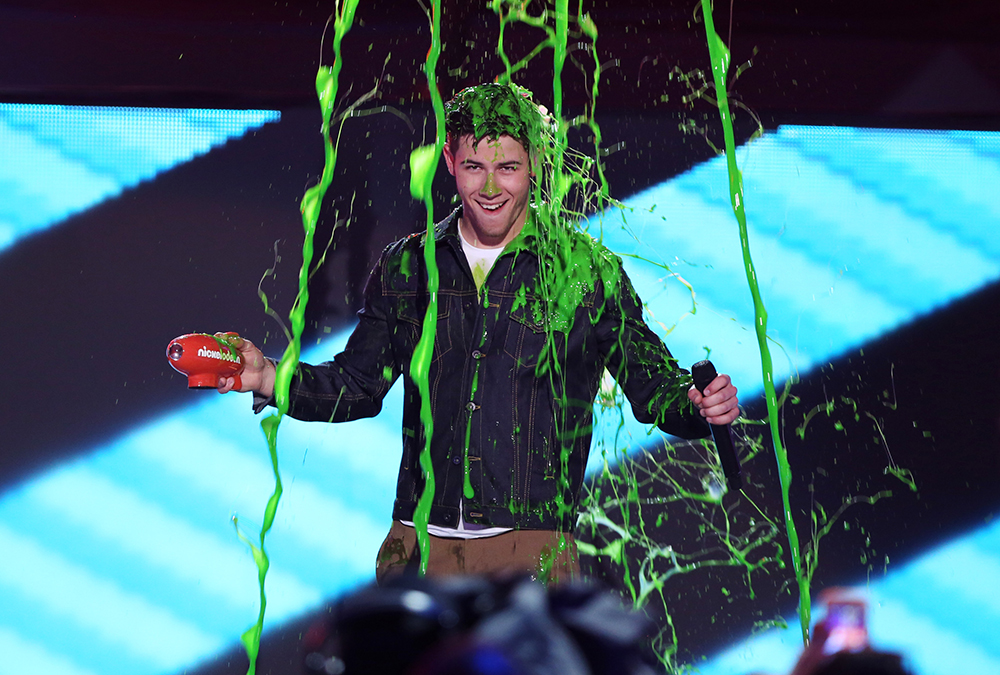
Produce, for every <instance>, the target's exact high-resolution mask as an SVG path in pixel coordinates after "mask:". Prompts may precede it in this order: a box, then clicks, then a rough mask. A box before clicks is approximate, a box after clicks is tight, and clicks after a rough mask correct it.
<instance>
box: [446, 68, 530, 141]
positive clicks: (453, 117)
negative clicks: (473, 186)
mask: <svg viewBox="0 0 1000 675" xmlns="http://www.w3.org/2000/svg"><path fill="white" fill-rule="evenodd" d="M531 97H532V94H531V92H530V91H529V90H527V89H525V88H524V87H519V86H517V85H516V84H499V83H497V82H488V83H485V84H479V85H476V86H474V87H466V88H465V89H463V90H462V91H460V92H458V93H457V94H455V97H454V98H452V99H451V100H450V101H448V103H446V104H445V106H444V110H445V127H446V128H447V130H448V135H449V137H450V139H451V142H452V143H456V142H458V140H459V139H460V138H462V137H463V136H472V137H473V139H474V142H475V143H478V142H479V141H481V140H482V139H484V138H492V139H497V138H500V136H504V135H506V136H511V137H512V138H516V139H517V140H518V141H519V142H520V143H521V145H523V146H524V147H525V149H526V150H528V151H531V150H532V149H537V148H539V147H540V145H541V144H542V143H543V142H544V141H543V138H544V136H545V135H546V132H547V131H548V129H547V127H548V124H549V123H548V121H547V120H546V115H545V112H544V111H543V110H542V109H540V108H539V107H538V105H536V104H535V102H534V101H532V100H531Z"/></svg>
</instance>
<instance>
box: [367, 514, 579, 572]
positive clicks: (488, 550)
mask: <svg viewBox="0 0 1000 675" xmlns="http://www.w3.org/2000/svg"><path fill="white" fill-rule="evenodd" d="M419 566H420V554H419V553H418V552H417V532H416V530H415V529H414V528H412V527H407V526H406V525H403V524H402V523H400V522H398V521H393V523H392V527H391V528H389V534H388V535H387V536H386V538H385V541H384V542H382V547H381V548H380V549H379V552H378V558H377V560H376V566H375V578H376V579H377V580H378V583H379V584H382V583H383V581H385V580H386V579H387V578H389V577H392V576H396V575H399V574H403V573H404V572H407V571H412V572H413V573H414V574H415V573H416V572H417V571H418V569H419ZM546 568H548V574H547V579H544V578H543V577H544V576H546V575H545V570H546ZM452 574H479V575H483V576H502V575H510V574H530V575H531V576H532V577H534V578H535V579H541V580H542V581H546V582H548V583H550V584H557V583H560V582H564V581H569V580H571V579H579V578H580V560H579V556H578V555H577V551H576V540H574V539H573V535H572V534H568V533H565V532H562V533H560V532H553V531H551V530H512V531H510V532H505V533H504V534H498V535H496V536H493V537H483V538H479V539H450V538H446V537H435V536H434V535H430V557H429V559H428V561H427V576H447V575H452Z"/></svg>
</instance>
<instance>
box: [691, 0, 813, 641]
mask: <svg viewBox="0 0 1000 675" xmlns="http://www.w3.org/2000/svg"><path fill="white" fill-rule="evenodd" d="M701 9H702V13H703V15H704V18H705V33H706V35H707V38H708V50H709V54H710V56H711V60H712V76H713V78H714V81H715V91H716V102H717V103H718V108H719V117H720V119H721V120H722V127H723V130H724V132H725V142H726V166H727V168H728V171H729V198H730V201H731V203H732V206H733V213H734V214H735V215H736V220H737V222H738V223H739V229H740V245H741V248H742V251H743V266H744V268H745V270H746V275H747V283H748V284H749V286H750V294H751V295H752V296H753V306H754V317H755V321H754V330H755V332H756V334H757V345H758V347H759V348H760V362H761V370H762V371H763V372H762V374H763V380H764V394H765V398H766V400H767V416H768V420H769V421H770V426H771V442H772V443H773V445H774V455H775V458H776V459H777V462H778V476H779V479H780V482H781V502H782V506H783V508H784V514H785V529H786V532H787V534H788V545H789V555H790V556H791V558H792V568H793V570H794V571H795V578H796V580H797V582H798V587H799V623H800V626H801V629H802V640H803V642H805V643H808V642H809V615H810V600H809V575H808V574H806V572H805V571H804V570H803V569H802V564H801V562H802V561H801V553H800V550H799V535H798V532H797V531H796V529H795V519H794V518H793V517H792V510H791V505H790V503H789V488H790V485H791V481H792V470H791V467H790V466H789V464H788V454H787V453H786V452H785V448H784V446H783V445H782V444H781V437H780V430H779V428H778V401H777V396H776V395H775V389H774V369H773V367H772V364H771V350H770V348H769V347H768V345H767V310H766V309H765V308H764V302H763V300H762V299H761V296H760V289H759V288H758V286H757V273H756V271H755V270H754V265H753V260H752V258H751V257H750V240H749V238H748V236H747V220H746V211H745V205H744V200H743V176H742V175H741V174H740V170H739V167H737V165H736V141H735V134H734V132H733V122H732V119H731V117H730V113H729V101H728V98H727V96H726V71H727V69H728V67H729V50H728V49H727V48H726V46H725V44H723V42H722V39H721V38H720V37H719V36H718V34H717V33H716V32H715V25H714V23H713V21H712V6H711V3H710V2H709V0H701Z"/></svg>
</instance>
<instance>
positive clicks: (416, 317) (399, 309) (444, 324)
mask: <svg viewBox="0 0 1000 675" xmlns="http://www.w3.org/2000/svg"><path fill="white" fill-rule="evenodd" d="M420 300H421V301H420V302H418V298H417V296H416V295H401V296H398V297H397V298H396V316H397V318H398V319H399V323H398V330H402V331H405V332H406V335H405V336H404V339H405V341H406V343H407V344H408V345H410V349H409V351H411V352H412V351H413V350H415V349H416V347H417V342H418V341H419V340H420V335H421V333H422V331H423V326H424V318H425V317H426V315H427V304H426V301H424V300H423V298H421V299H420ZM450 314H451V307H450V303H449V302H448V299H447V297H441V296H439V298H438V311H437V331H436V333H435V335H434V356H433V357H432V361H437V360H438V359H440V358H441V357H442V356H444V355H445V354H447V353H448V352H449V351H451V347H452V336H451V332H452V331H451V325H450V322H449V316H450ZM398 337H399V336H396V339H398Z"/></svg>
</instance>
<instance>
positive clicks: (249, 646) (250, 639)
mask: <svg viewBox="0 0 1000 675" xmlns="http://www.w3.org/2000/svg"><path fill="white" fill-rule="evenodd" d="M358 1H359V0H343V1H342V4H340V5H339V7H338V12H336V13H335V15H334V17H333V28H334V37H333V55H334V60H333V65H332V66H322V65H321V66H320V67H319V70H318V71H317V73H316V94H317V96H318V98H319V104H320V110H321V111H322V116H323V126H322V129H321V131H322V134H323V149H324V156H325V162H324V165H323V174H322V176H321V177H320V181H319V183H317V184H316V185H314V186H313V187H311V188H309V189H308V190H307V191H306V193H305V195H304V196H303V198H302V202H301V205H300V210H301V212H302V226H303V229H304V232H305V236H304V238H303V243H302V265H301V267H300V268H299V289H298V294H297V295H296V298H295V302H294V303H293V305H292V309H291V312H290V315H289V319H290V320H291V324H292V334H291V340H290V341H289V344H288V347H287V348H286V349H285V353H284V355H283V356H282V357H281V361H280V362H279V363H278V365H277V368H276V372H275V381H274V397H275V402H276V405H277V412H276V413H272V414H271V415H268V416H267V417H266V418H264V419H263V420H262V421H261V423H260V426H261V429H263V431H264V436H265V437H266V439H267V446H268V452H269V454H270V457H271V469H272V471H273V472H274V492H273V493H272V494H271V497H270V498H269V499H268V501H267V506H266V507H265V509H264V519H263V522H262V523H261V528H260V534H259V538H258V542H259V543H258V544H254V543H253V542H252V541H250V540H249V538H247V537H245V536H244V535H243V534H242V533H240V531H239V527H238V523H237V530H236V531H237V534H239V536H240V538H241V539H242V540H243V541H244V542H246V543H247V545H248V546H250V549H251V551H252V552H253V558H254V563H255V564H256V565H257V581H258V585H259V588H260V611H259V612H258V614H257V622H256V623H255V624H254V625H253V626H252V627H251V628H249V629H248V630H247V631H246V632H244V633H243V635H242V636H241V637H240V641H241V642H242V643H243V646H244V648H245V649H246V652H247V656H248V657H249V660H250V665H249V668H248V670H247V675H253V674H254V673H255V671H256V666H257V656H258V652H259V651H260V636H261V633H262V632H263V630H264V611H265V609H266V607H267V596H266V594H265V592H264V581H265V578H266V577H267V570H268V567H269V566H270V560H269V558H268V555H267V550H266V548H265V545H264V540H265V537H266V536H267V533H268V531H269V530H270V529H271V526H272V525H273V524H274V517H275V514H276V513H277V510H278V503H279V501H280V500H281V494H282V491H283V489H282V485H281V474H280V472H279V470H278V445H277V443H278V427H279V425H280V424H281V419H282V417H283V416H284V415H285V414H286V413H287V412H288V406H289V398H288V396H289V388H290V386H291V381H292V377H293V375H294V374H295V371H296V369H297V368H298V364H299V357H300V355H301V353H302V340H301V339H302V332H303V329H304V327H305V310H306V305H307V303H308V302H309V277H310V267H311V264H312V259H313V237H314V235H315V232H316V224H317V222H318V221H319V214H320V208H321V206H322V202H323V196H324V195H325V194H326V191H327V188H329V187H330V183H331V182H332V181H333V172H334V169H335V168H336V165H337V148H336V146H335V145H334V144H333V142H332V140H331V138H330V118H331V117H332V115H333V108H334V105H335V104H336V99H337V91H338V88H339V82H340V71H341V68H342V66H343V62H342V59H341V42H342V41H343V39H344V35H345V34H347V32H348V31H349V30H350V28H351V25H352V23H353V22H354V14H355V11H356V10H357V7H358ZM265 306H266V303H265ZM234 522H236V519H235V518H234Z"/></svg>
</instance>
